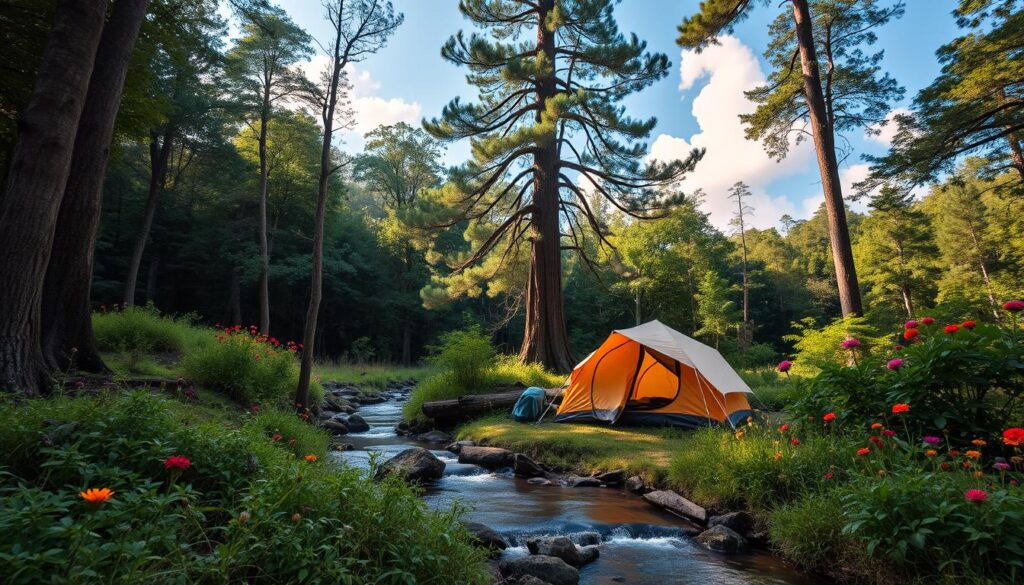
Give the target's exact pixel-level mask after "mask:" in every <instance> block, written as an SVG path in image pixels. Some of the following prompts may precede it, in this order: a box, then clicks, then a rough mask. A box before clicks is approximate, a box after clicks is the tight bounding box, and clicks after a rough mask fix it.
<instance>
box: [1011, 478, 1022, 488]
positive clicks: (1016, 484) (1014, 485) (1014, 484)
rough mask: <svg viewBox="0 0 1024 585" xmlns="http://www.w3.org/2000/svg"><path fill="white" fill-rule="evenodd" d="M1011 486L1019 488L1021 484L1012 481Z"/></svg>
mask: <svg viewBox="0 0 1024 585" xmlns="http://www.w3.org/2000/svg"><path fill="white" fill-rule="evenodd" d="M1010 485H1012V486H1013V487H1017V486H1019V485H1020V484H1019V483H1017V480H1016V479H1011V480H1010Z"/></svg>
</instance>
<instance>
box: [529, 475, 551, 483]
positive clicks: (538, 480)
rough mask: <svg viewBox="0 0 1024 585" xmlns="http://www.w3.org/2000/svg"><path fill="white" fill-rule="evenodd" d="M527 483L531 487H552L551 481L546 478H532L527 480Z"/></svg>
mask: <svg viewBox="0 0 1024 585" xmlns="http://www.w3.org/2000/svg"><path fill="white" fill-rule="evenodd" d="M526 483H528V484H530V485H551V480H550V479H547V478H546V477H531V478H530V479H528V480H526Z"/></svg>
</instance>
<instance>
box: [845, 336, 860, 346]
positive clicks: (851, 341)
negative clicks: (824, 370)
mask: <svg viewBox="0 0 1024 585" xmlns="http://www.w3.org/2000/svg"><path fill="white" fill-rule="evenodd" d="M841 345H842V346H843V349H856V348H858V347H860V340H859V339H857V338H856V337H850V338H847V339H844V340H843V343H842V344H841Z"/></svg>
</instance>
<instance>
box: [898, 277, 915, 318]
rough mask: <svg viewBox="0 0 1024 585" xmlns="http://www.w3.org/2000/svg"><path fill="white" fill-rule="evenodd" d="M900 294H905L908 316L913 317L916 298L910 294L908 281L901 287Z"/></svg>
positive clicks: (904, 302) (904, 303)
mask: <svg viewBox="0 0 1024 585" xmlns="http://www.w3.org/2000/svg"><path fill="white" fill-rule="evenodd" d="M900 294H901V295H902V296H903V308H904V309H906V311H907V318H908V319H913V318H914V300H913V297H912V296H911V295H910V285H909V284H907V283H903V286H901V287H900Z"/></svg>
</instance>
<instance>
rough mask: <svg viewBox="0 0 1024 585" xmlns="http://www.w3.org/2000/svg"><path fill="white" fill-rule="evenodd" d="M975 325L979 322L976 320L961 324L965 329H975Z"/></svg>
mask: <svg viewBox="0 0 1024 585" xmlns="http://www.w3.org/2000/svg"><path fill="white" fill-rule="evenodd" d="M975 325H977V323H975V322H974V321H964V322H963V323H961V324H960V326H961V327H963V328H964V329H974V326H975Z"/></svg>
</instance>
